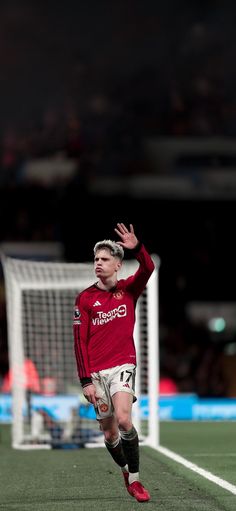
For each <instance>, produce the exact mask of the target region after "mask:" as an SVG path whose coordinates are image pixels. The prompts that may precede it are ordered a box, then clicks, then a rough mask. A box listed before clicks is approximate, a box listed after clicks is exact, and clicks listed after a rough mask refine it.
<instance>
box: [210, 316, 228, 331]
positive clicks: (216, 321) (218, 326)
mask: <svg viewBox="0 0 236 511" xmlns="http://www.w3.org/2000/svg"><path fill="white" fill-rule="evenodd" d="M225 327H226V322H225V320H224V318H211V319H210V320H209V321H208V328H209V330H210V331H211V332H217V333H220V332H223V331H224V330H225Z"/></svg>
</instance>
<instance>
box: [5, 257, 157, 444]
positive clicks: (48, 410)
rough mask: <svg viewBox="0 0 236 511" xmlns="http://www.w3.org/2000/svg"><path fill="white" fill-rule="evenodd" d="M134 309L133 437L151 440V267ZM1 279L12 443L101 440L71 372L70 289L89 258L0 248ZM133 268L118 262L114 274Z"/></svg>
mask: <svg viewBox="0 0 236 511" xmlns="http://www.w3.org/2000/svg"><path fill="white" fill-rule="evenodd" d="M154 258H155V260H156V269H155V271H154V272H153V274H152V276H151V278H150V279H149V282H148V284H147V286H146V289H145V290H144V292H143V294H142V296H141V297H140V298H139V300H138V304H137V310H136V318H137V319H136V326H135V344H136V349H137V360H138V363H137V377H136V395H137V402H136V403H135V404H134V406H133V415H134V416H133V420H134V424H135V426H136V428H137V430H138V432H139V435H140V441H143V442H145V443H147V444H148V445H151V446H153V447H158V444H159V421H158V381H159V374H158V356H159V353H158V344H159V343H158V279H157V276H158V268H159V259H158V257H157V256H154ZM1 260H2V267H3V273H4V280H5V292H6V307H7V325H8V346H9V363H10V369H9V381H8V383H9V392H11V394H12V446H13V447H14V448H18V449H20V448H21V449H27V448H29V449H33V448H35V449H36V448H40V449H42V448H68V449H69V448H79V447H86V446H98V445H99V444H102V445H103V437H102V435H101V432H100V431H99V427H98V423H97V421H96V418H95V413H94V409H93V406H92V405H91V404H89V403H87V401H86V400H85V398H84V396H83V394H82V391H81V387H80V383H79V380H78V375H77V368H76V361H75V355H74V342H73V329H72V320H73V309H74V303H75V297H76V295H77V293H78V292H80V291H82V290H83V289H84V288H86V287H88V286H89V285H91V283H92V282H94V277H95V276H94V267H93V264H92V263H66V262H39V261H31V260H22V259H16V258H12V257H8V256H6V255H2V258H1ZM136 269H137V261H133V260H131V261H129V260H127V261H125V262H124V264H123V267H122V270H121V272H120V275H119V277H120V278H126V277H127V276H128V275H130V274H132V273H134V272H135V271H136Z"/></svg>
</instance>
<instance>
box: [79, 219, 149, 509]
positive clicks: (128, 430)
mask: <svg viewBox="0 0 236 511" xmlns="http://www.w3.org/2000/svg"><path fill="white" fill-rule="evenodd" d="M114 230H115V232H116V234H117V235H118V236H119V238H120V240H119V241H117V242H115V241H111V240H103V241H99V242H97V243H96V245H95V246H94V270H95V274H96V276H97V282H95V283H94V284H92V285H91V286H90V287H88V288H87V289H85V290H83V291H82V292H81V293H79V294H78V296H77V298H76V301H75V310H74V326H73V329H74V345H75V355H76V362H77V368H78V375H79V378H80V382H81V385H82V388H83V393H84V396H85V398H86V399H87V400H88V401H89V402H90V403H92V404H93V405H94V407H95V410H96V417H97V420H98V421H99V423H100V429H101V431H102V432H103V434H104V441H105V445H106V448H107V449H108V451H109V453H110V454H111V456H112V458H113V459H114V461H115V462H116V463H117V465H119V467H120V468H121V470H122V473H123V477H124V482H125V485H126V488H127V490H128V492H129V494H130V495H132V496H133V497H134V498H135V499H136V500H137V501H139V502H145V501H148V500H149V499H150V495H149V492H148V491H147V490H146V489H145V488H144V486H143V485H142V484H141V482H140V481H139V439H138V434H137V431H136V429H135V427H134V425H133V424H132V405H133V403H134V402H135V401H136V397H135V387H134V385H135V369H136V352H135V345H134V339H133V330H134V324H135V306H136V303H137V300H138V298H139V296H140V295H141V293H142V291H143V290H144V288H145V286H146V284H147V282H148V279H149V277H150V276H151V274H152V272H153V270H154V263H153V260H152V258H151V256H150V255H149V254H148V252H147V250H146V249H145V247H144V245H143V244H142V243H141V242H140V241H139V240H138V239H137V237H136V235H135V233H134V228H133V225H132V224H130V227H129V229H128V228H127V227H126V226H125V225H124V224H123V223H118V224H117V226H116V228H115V229H114ZM124 249H127V250H131V251H132V253H133V255H134V256H135V257H136V259H137V261H138V262H139V267H138V269H137V271H136V273H134V275H131V276H130V277H128V278H127V279H121V280H118V276H117V274H118V272H119V270H120V268H121V266H122V260H123V257H124Z"/></svg>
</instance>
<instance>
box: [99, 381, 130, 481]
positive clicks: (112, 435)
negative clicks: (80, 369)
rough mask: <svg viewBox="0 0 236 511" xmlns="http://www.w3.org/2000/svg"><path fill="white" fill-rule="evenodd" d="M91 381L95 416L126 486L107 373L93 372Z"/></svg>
mask: <svg viewBox="0 0 236 511" xmlns="http://www.w3.org/2000/svg"><path fill="white" fill-rule="evenodd" d="M93 383H94V385H95V387H96V395H97V397H98V400H97V407H96V408H95V411H96V417H97V420H98V422H99V424H100V429H101V431H102V432H103V435H104V442H105V446H106V448H107V450H108V452H109V453H110V455H111V456H112V458H113V459H114V461H115V463H117V465H119V467H120V468H121V470H122V472H123V476H124V480H125V484H126V486H128V465H127V461H126V459H125V455H124V451H123V447H122V443H121V439H120V432H119V429H118V425H117V421H116V418H115V417H114V407H113V403H112V400H111V396H110V389H109V386H108V383H107V374H104V372H100V373H93Z"/></svg>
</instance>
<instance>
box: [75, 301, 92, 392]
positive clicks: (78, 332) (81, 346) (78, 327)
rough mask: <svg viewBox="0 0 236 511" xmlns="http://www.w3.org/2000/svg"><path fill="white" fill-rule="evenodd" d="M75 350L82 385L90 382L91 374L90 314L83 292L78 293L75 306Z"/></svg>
mask: <svg viewBox="0 0 236 511" xmlns="http://www.w3.org/2000/svg"><path fill="white" fill-rule="evenodd" d="M73 333H74V350H75V357H76V363H77V371H78V375H79V378H80V381H81V383H82V385H85V384H86V383H90V381H91V374H90V368H89V361H88V338H89V314H88V311H87V309H86V304H85V303H84V300H83V294H81V295H78V297H77V299H76V303H75V308H74V321H73Z"/></svg>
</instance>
